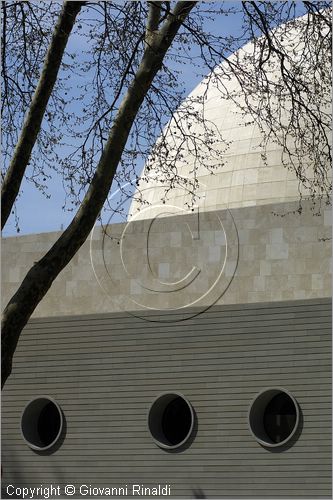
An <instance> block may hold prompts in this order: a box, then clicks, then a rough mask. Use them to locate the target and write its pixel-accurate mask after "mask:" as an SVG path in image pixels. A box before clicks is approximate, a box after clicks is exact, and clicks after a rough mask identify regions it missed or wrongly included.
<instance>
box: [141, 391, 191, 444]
mask: <svg viewBox="0 0 333 500" xmlns="http://www.w3.org/2000/svg"><path fill="white" fill-rule="evenodd" d="M193 424H194V412H193V408H192V406H191V405H190V403H189V402H188V401H187V400H186V399H185V398H184V396H182V395H181V394H178V393H165V394H162V395H160V396H159V397H158V398H157V399H156V400H155V401H154V402H153V404H152V405H151V407H150V410H149V414H148V427H149V430H150V433H151V435H152V437H153V439H154V441H155V443H156V444H158V446H161V447H162V448H168V449H172V448H178V447H179V446H181V445H182V444H184V443H185V442H186V441H187V440H188V438H189V437H190V435H191V433H192V430H193Z"/></svg>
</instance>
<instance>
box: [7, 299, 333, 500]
mask: <svg viewBox="0 0 333 500" xmlns="http://www.w3.org/2000/svg"><path fill="white" fill-rule="evenodd" d="M151 318H152V319H153V320H156V319H157V320H158V319H159V316H158V315H157V313H153V314H152V316H151ZM173 318H177V319H178V318H181V319H185V318H186V316H185V315H184V314H182V315H180V316H177V315H174V316H173ZM160 319H162V320H166V319H172V316H171V315H169V316H163V317H161V318H160ZM330 341H331V306H330V302H329V301H328V300H327V299H317V300H312V301H305V300H303V301H295V302H283V303H274V304H272V303H270V304H254V305H249V304H246V305H244V306H240V305H237V306H225V307H223V306H217V307H213V308H211V309H210V310H209V311H207V312H206V313H204V314H202V315H199V316H197V317H196V318H192V319H188V320H187V321H182V322H178V323H170V322H169V323H168V322H164V323H160V322H158V321H157V322H154V321H153V322H147V321H143V320H139V319H137V318H135V317H133V316H130V315H121V314H115V315H112V314H109V315H107V314H104V315H90V316H86V317H84V316H80V317H76V318H75V317H66V318H64V317H63V318H52V319H50V318H45V319H38V320H33V321H31V322H30V323H29V325H27V327H26V329H25V331H24V333H23V335H22V338H21V340H20V343H19V346H18V350H17V353H16V356H15V362H14V369H13V374H12V376H11V378H10V379H9V380H8V383H7V386H6V388H5V390H4V394H3V406H2V408H3V416H2V419H3V426H2V433H3V465H4V473H5V474H4V478H3V479H4V483H5V484H6V483H7V482H12V483H15V484H16V485H18V484H22V485H31V486H36V485H39V484H41V483H45V484H50V483H52V484H61V485H64V484H67V483H71V484H76V485H79V484H81V483H85V484H92V485H94V486H99V487H101V486H122V485H125V484H127V485H131V484H133V483H140V484H145V486H149V485H153V484H158V483H161V484H165V483H168V484H170V485H171V493H172V496H174V497H180V496H184V497H186V496H187V497H193V494H194V493H193V492H194V491H199V490H200V491H201V492H202V493H203V494H204V495H205V496H206V497H219V498H220V497H223V496H225V497H230V496H234V497H241V496H246V497H249V496H253V497H263V498H269V497H274V498H276V497H280V496H282V497H283V496H284V497H286V498H290V497H309V498H314V497H323V496H326V497H329V496H330V492H331V489H330V488H331V385H330V382H331V376H330V370H331V348H330ZM268 386H279V387H284V388H286V389H288V390H289V391H290V392H291V393H292V394H293V395H294V396H295V397H296V399H297V401H298V403H299V405H300V408H301V412H302V418H301V420H302V422H301V428H300V432H299V433H298V435H296V437H295V439H293V443H292V444H293V445H292V446H288V447H286V449H285V450H284V451H278V450H274V452H273V451H269V450H267V449H265V448H263V447H261V446H260V445H259V444H258V443H257V442H256V441H255V440H254V439H253V438H252V436H251V434H250V432H249V430H248V426H247V412H248V408H249V405H250V403H251V401H252V399H253V398H254V396H255V395H256V394H257V393H258V392H259V391H260V390H262V389H263V388H265V387H268ZM173 390H175V391H178V392H181V393H183V394H184V395H185V396H186V397H187V398H188V399H189V400H190V402H191V404H192V405H193V408H194V409H195V412H196V417H197V422H196V429H195V436H194V439H193V442H192V443H191V445H190V446H189V447H188V448H186V449H185V450H184V451H182V452H180V453H168V452H166V451H164V450H161V449H160V448H158V447H157V446H156V445H155V444H154V443H153V441H152V439H151V437H150V434H149V431H148V429H147V412H148V409H149V406H150V404H151V402H152V401H153V399H155V397H156V396H157V395H158V394H159V393H161V392H164V391H173ZM42 394H47V395H49V396H51V397H53V398H55V399H56V400H57V401H58V403H59V404H60V406H61V408H62V410H63V412H64V415H65V418H66V435H65V437H64V440H63V442H62V444H61V446H60V447H59V448H58V449H57V450H56V451H55V452H54V453H53V454H48V455H45V454H44V455H41V454H37V453H35V452H33V451H32V450H30V449H29V448H28V447H27V446H26V445H25V444H24V443H23V441H22V438H21V436H20V431H19V426H20V415H21V412H22V409H23V407H24V405H25V404H26V403H27V402H28V401H29V400H30V399H31V398H33V397H36V396H39V395H42Z"/></svg>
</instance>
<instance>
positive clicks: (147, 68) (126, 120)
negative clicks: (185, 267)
mask: <svg viewBox="0 0 333 500" xmlns="http://www.w3.org/2000/svg"><path fill="white" fill-rule="evenodd" d="M195 5H196V2H178V3H177V4H176V6H175V9H174V12H173V13H170V15H169V16H168V17H167V19H166V20H165V22H164V23H163V25H162V26H161V28H160V30H159V33H158V37H157V38H156V40H155V43H154V44H153V47H151V46H148V47H147V48H146V50H145V52H144V54H143V57H142V60H141V63H140V66H139V68H138V70H137V72H136V75H135V78H134V80H133V81H132V83H131V85H130V87H129V89H128V91H127V93H126V95H125V96H124V99H123V101H122V103H121V105H120V107H119V110H118V113H117V116H116V117H115V120H114V123H113V126H112V128H111V130H110V133H109V138H108V141H107V143H106V145H105V149H104V151H103V153H102V156H101V158H100V161H99V163H98V166H97V169H96V172H95V175H94V177H93V180H92V182H91V185H90V187H89V189H88V191H87V193H86V195H85V197H84V199H83V201H82V203H81V206H80V208H79V210H78V212H77V213H76V215H75V217H74V219H73V220H72V222H71V223H70V225H69V226H68V228H67V229H66V230H65V231H64V232H63V234H62V235H61V236H60V238H59V239H58V240H57V241H56V243H55V244H54V245H53V246H52V248H51V249H50V250H49V251H48V252H47V254H46V255H45V256H44V257H43V258H42V259H41V260H40V261H38V262H36V263H35V264H34V265H33V267H32V268H31V269H30V270H29V272H28V273H27V275H26V276H25V278H24V280H23V282H22V284H21V286H20V287H19V289H18V290H17V292H16V293H15V295H14V296H13V297H12V299H11V300H10V301H9V303H8V305H7V306H6V308H5V310H4V313H3V321H2V339H1V345H2V387H3V386H4V384H5V382H6V380H7V378H8V377H9V375H10V373H11V369H12V358H13V355H14V352H15V349H16V345H17V342H18V340H19V337H20V333H21V331H22V329H23V328H24V326H25V325H26V323H27V321H28V320H29V318H30V316H31V314H32V313H33V311H34V310H35V308H36V307H37V305H38V304H39V302H40V301H41V300H42V298H43V297H44V295H45V294H46V292H47V291H48V290H49V288H50V286H51V285H52V283H53V281H54V280H55V278H56V277H57V276H58V274H59V273H60V272H61V270H62V269H63V268H64V267H65V266H66V265H67V264H68V263H69V262H70V260H71V259H72V257H73V256H74V255H75V253H76V252H77V251H78V249H79V248H80V247H81V246H82V245H83V243H84V242H85V240H86V239H87V237H88V235H89V233H90V231H91V230H92V228H93V226H94V223H95V221H96V219H97V217H98V214H99V213H100V211H101V209H102V207H103V205H104V202H105V200H106V198H107V196H108V193H109V190H110V188H111V184H112V180H113V178H114V175H115V173H116V170H117V167H118V164H119V161H120V159H121V155H122V153H123V150H124V148H125V145H126V141H127V138H128V136H129V133H130V130H131V127H132V125H133V122H134V120H135V117H136V115H137V113H138V110H139V108H140V106H141V104H142V102H143V101H144V99H145V96H146V94H147V92H148V90H149V89H150V87H151V84H152V81H153V79H154V77H155V75H156V73H157V72H158V70H159V69H160V67H161V65H162V62H163V59H164V57H165V55H166V53H167V51H168V49H169V47H170V45H171V44H172V42H173V40H174V38H175V36H176V34H177V32H178V30H179V29H180V27H181V25H182V23H183V21H184V20H185V19H186V17H187V16H188V15H189V13H190V12H191V10H192V9H193V8H194V6H195Z"/></svg>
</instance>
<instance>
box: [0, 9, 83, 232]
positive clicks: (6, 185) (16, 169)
mask: <svg viewBox="0 0 333 500" xmlns="http://www.w3.org/2000/svg"><path fill="white" fill-rule="evenodd" d="M84 4H85V2H73V1H71V2H65V3H64V5H63V8H62V10H61V13H60V16H59V19H58V22H57V24H56V26H55V29H54V32H53V35H52V39H51V42H50V46H49V48H48V51H47V54H46V57H45V61H44V65H43V69H42V72H41V75H40V78H39V81H38V84H37V87H36V90H35V92H34V95H33V97H32V101H31V104H30V108H29V111H28V113H27V116H26V119H25V121H24V124H23V128H22V131H21V134H20V137H19V140H18V142H17V145H16V147H15V150H14V154H13V158H12V160H11V162H10V165H9V168H8V170H7V172H6V176H5V179H4V182H3V184H2V188H1V229H3V228H4V226H5V224H6V222H7V220H8V217H9V215H10V212H11V210H12V208H13V205H14V202H15V200H16V197H17V195H18V192H19V190H20V186H21V182H22V179H23V176H24V172H25V170H26V168H27V165H28V162H29V159H30V156H31V152H32V149H33V147H34V145H35V142H36V139H37V136H38V133H39V131H40V127H41V124H42V120H43V117H44V114H45V110H46V107H47V104H48V102H49V98H50V95H51V93H52V90H53V87H54V84H55V82H56V80H57V76H58V72H59V68H60V65H61V62H62V58H63V55H64V52H65V49H66V45H67V42H68V38H69V35H70V33H71V31H72V29H73V26H74V23H75V19H76V16H77V15H78V13H79V12H80V10H81V7H82V6H83V5H84ZM3 76H5V75H3Z"/></svg>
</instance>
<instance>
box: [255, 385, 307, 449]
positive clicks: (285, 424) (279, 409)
mask: <svg viewBox="0 0 333 500" xmlns="http://www.w3.org/2000/svg"><path fill="white" fill-rule="evenodd" d="M298 422H299V409H298V405H297V402H296V400H295V398H294V397H293V396H292V395H291V394H290V393H289V392H287V391H285V390H284V389H275V388H274V389H266V390H265V391H263V392H261V393H260V394H259V395H258V396H257V397H256V398H255V399H254V401H253V403H252V405H251V407H250V411H249V425H250V429H251V432H252V434H253V435H254V437H255V438H256V440H257V441H258V442H259V443H261V444H263V445H265V446H281V445H282V444H284V443H286V442H287V441H288V440H289V439H290V438H291V437H292V436H293V434H294V433H295V431H296V429H297V426H298Z"/></svg>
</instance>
